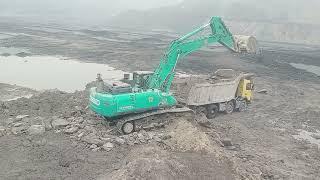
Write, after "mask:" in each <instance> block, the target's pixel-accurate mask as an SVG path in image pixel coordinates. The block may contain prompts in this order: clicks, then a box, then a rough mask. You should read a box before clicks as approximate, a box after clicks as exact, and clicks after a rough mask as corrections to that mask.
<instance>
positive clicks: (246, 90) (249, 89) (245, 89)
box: [237, 76, 254, 103]
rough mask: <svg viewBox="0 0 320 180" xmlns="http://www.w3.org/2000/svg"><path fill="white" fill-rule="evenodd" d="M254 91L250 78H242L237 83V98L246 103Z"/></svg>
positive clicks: (249, 100)
mask: <svg viewBox="0 0 320 180" xmlns="http://www.w3.org/2000/svg"><path fill="white" fill-rule="evenodd" d="M253 90H254V83H253V80H252V78H251V77H250V76H247V77H244V78H243V79H241V80H240V82H239V87H238V90H237V96H238V97H241V98H243V99H245V100H246V101H247V102H248V103H250V102H251V100H252V96H253Z"/></svg>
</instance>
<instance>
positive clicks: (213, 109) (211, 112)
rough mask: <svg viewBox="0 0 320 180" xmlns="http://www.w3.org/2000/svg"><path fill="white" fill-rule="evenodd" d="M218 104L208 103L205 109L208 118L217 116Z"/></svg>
mask: <svg viewBox="0 0 320 180" xmlns="http://www.w3.org/2000/svg"><path fill="white" fill-rule="evenodd" d="M218 111H219V109H218V106H217V105H215V104H211V105H208V106H207V109H206V116H207V118H208V119H213V118H215V117H216V116H217V114H218Z"/></svg>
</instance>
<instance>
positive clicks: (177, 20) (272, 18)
mask: <svg viewBox="0 0 320 180" xmlns="http://www.w3.org/2000/svg"><path fill="white" fill-rule="evenodd" d="M318 7H320V1H318V0H308V1H304V0H282V1H279V0H268V1H265V0H242V1H239V0H231V1H228V2H225V1H222V0H202V1H200V2H199V1H197V0H185V1H184V2H182V3H180V4H178V5H175V6H169V7H162V8H156V9H152V10H148V11H127V12H125V13H122V14H120V15H118V16H116V17H114V18H113V19H112V20H111V21H110V23H109V25H112V26H114V27H122V28H130V29H139V30H141V29H143V30H146V31H150V30H152V29H162V30H171V31H177V32H180V33H185V32H188V31H190V29H192V28H193V27H197V26H199V24H202V23H205V22H207V21H208V20H209V18H210V17H211V16H212V15H218V16H222V17H224V20H225V21H226V22H227V24H228V25H229V26H230V27H231V30H232V31H233V32H235V33H248V34H253V35H256V36H257V37H258V39H262V40H268V41H284V42H295V43H312V44H319V43H320V37H319V36H318V34H320V30H319V29H320V28H319V25H320V13H319V10H318Z"/></svg>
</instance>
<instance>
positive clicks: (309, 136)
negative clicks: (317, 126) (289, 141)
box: [293, 130, 320, 148]
mask: <svg viewBox="0 0 320 180" xmlns="http://www.w3.org/2000/svg"><path fill="white" fill-rule="evenodd" d="M299 131H300V132H299V134H298V135H293V138H295V139H297V140H305V141H308V142H310V143H312V144H316V145H318V147H319V148H320V139H319V138H318V137H320V131H317V132H316V133H312V132H309V131H305V130H299ZM315 137H317V138H315Z"/></svg>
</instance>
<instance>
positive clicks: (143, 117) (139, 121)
mask: <svg viewBox="0 0 320 180" xmlns="http://www.w3.org/2000/svg"><path fill="white" fill-rule="evenodd" d="M186 112H191V113H193V111H192V110H191V109H189V108H187V107H183V108H170V109H161V110H155V111H150V112H145V113H140V114H134V115H129V116H126V117H123V118H121V119H120V120H119V121H118V122H117V125H116V126H117V129H118V131H119V132H120V133H122V134H130V133H132V132H134V131H139V130H141V129H150V128H153V126H157V127H162V126H164V125H165V124H167V123H168V119H164V118H156V119H151V118H152V117H156V116H159V115H165V114H177V113H186ZM126 124H129V125H126ZM126 126H130V128H133V129H132V131H131V129H130V128H129V130H128V129H124V128H127V127H126Z"/></svg>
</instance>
